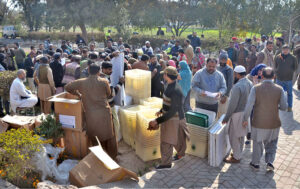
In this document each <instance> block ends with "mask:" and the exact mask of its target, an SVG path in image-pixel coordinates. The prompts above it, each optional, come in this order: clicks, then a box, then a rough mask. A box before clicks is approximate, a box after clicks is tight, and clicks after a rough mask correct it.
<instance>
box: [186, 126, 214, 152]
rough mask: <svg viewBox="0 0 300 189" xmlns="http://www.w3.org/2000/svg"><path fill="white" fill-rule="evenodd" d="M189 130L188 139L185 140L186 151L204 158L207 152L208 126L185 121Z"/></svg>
mask: <svg viewBox="0 0 300 189" xmlns="http://www.w3.org/2000/svg"><path fill="white" fill-rule="evenodd" d="M187 127H188V129H189V131H190V141H187V149H186V153H187V154H190V155H194V156H197V157H200V158H205V157H206V156H207V154H208V131H209V129H210V127H209V128H205V127H200V126H198V125H193V124H189V123H187Z"/></svg>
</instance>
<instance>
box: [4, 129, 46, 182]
mask: <svg viewBox="0 0 300 189" xmlns="http://www.w3.org/2000/svg"><path fill="white" fill-rule="evenodd" d="M39 138H40V137H39V136H38V135H34V133H33V131H27V130H26V129H18V130H15V129H11V130H9V131H7V132H5V133H2V134H0V171H1V177H2V178H5V179H7V180H8V181H9V182H12V183H13V184H15V185H17V186H20V185H21V182H22V180H24V178H26V176H27V175H28V174H29V173H31V172H32V171H33V170H34V166H33V165H32V164H31V158H32V157H33V156H34V154H35V153H36V152H39V151H41V150H42V148H41V147H42V141H41V140H40V139H39Z"/></svg>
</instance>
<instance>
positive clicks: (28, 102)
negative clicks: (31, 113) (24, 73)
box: [10, 78, 38, 112]
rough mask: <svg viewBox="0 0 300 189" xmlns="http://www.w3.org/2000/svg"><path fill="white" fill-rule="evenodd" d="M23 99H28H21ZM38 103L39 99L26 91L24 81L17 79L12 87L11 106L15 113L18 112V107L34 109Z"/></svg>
mask: <svg viewBox="0 0 300 189" xmlns="http://www.w3.org/2000/svg"><path fill="white" fill-rule="evenodd" d="M21 97H26V99H21ZM37 102H38V99H37V97H36V96H35V95H33V94H32V93H31V92H30V91H29V90H26V88H25V85H24V84H23V81H22V80H20V79H19V78H16V79H15V80H14V81H13V83H12V85H11V87H10V105H11V109H12V110H13V112H16V109H17V107H20V108H24V107H33V106H34V105H35V104H36V103H37Z"/></svg>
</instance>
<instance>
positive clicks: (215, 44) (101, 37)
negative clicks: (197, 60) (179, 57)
mask: <svg viewBox="0 0 300 189" xmlns="http://www.w3.org/2000/svg"><path fill="white" fill-rule="evenodd" d="M77 34H81V33H73V32H53V33H47V32H28V33H27V34H25V35H24V36H22V38H23V39H25V40H26V39H30V40H45V39H47V37H48V36H50V38H51V40H70V41H75V39H76V35H77ZM112 38H113V40H114V41H117V40H118V35H112ZM88 39H89V40H91V39H94V40H95V41H97V42H104V41H105V34H104V33H101V32H97V33H88ZM164 39H165V38H164V37H157V36H145V35H132V36H130V37H129V39H128V40H126V42H127V43H128V44H130V45H133V46H135V47H140V46H143V45H144V44H145V41H150V42H151V45H152V47H154V48H156V47H161V45H162V44H163V41H164ZM177 39H178V40H180V42H181V44H182V45H183V41H184V39H185V38H183V37H177ZM228 43H229V39H228V40H224V39H221V40H217V39H213V38H206V39H203V40H202V45H201V47H202V49H205V50H208V51H218V50H219V49H221V48H225V47H226V46H228Z"/></svg>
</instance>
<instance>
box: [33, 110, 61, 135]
mask: <svg viewBox="0 0 300 189" xmlns="http://www.w3.org/2000/svg"><path fill="white" fill-rule="evenodd" d="M41 121H42V123H41V125H40V126H39V127H38V128H36V129H34V132H35V133H36V134H38V135H40V136H41V137H44V138H45V139H58V138H61V137H63V135H64V130H63V129H62V126H61V124H60V123H59V122H56V119H55V118H54V116H53V115H48V116H47V117H46V119H41Z"/></svg>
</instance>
